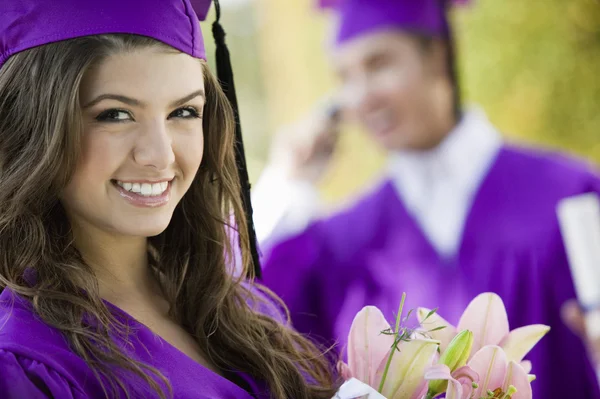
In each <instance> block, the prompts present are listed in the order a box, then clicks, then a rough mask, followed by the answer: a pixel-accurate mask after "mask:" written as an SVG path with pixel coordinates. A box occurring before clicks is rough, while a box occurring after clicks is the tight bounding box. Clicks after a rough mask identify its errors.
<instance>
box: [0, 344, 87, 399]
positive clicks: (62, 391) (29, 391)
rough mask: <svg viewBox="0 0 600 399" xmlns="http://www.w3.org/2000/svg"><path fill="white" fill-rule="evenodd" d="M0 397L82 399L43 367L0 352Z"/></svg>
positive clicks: (54, 374) (35, 362) (59, 377)
mask: <svg viewBox="0 0 600 399" xmlns="http://www.w3.org/2000/svg"><path fill="white" fill-rule="evenodd" d="M0 397H2V398H3V399H24V398H27V399H54V398H55V399H84V398H85V395H83V394H82V393H81V392H79V391H77V390H76V389H74V388H73V387H72V386H71V384H70V383H69V382H68V381H67V380H66V379H65V378H64V377H63V376H61V375H60V374H59V373H58V372H57V371H56V370H54V369H52V368H51V367H49V366H47V365H46V364H44V363H42V362H39V361H36V360H33V359H29V358H27V357H23V356H20V355H18V354H15V353H13V352H10V351H6V350H1V349H0Z"/></svg>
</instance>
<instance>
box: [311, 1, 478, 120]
mask: <svg viewBox="0 0 600 399" xmlns="http://www.w3.org/2000/svg"><path fill="white" fill-rule="evenodd" d="M468 3H470V0H318V6H319V8H321V9H330V10H332V11H334V12H335V13H336V14H337V17H338V19H337V26H336V30H335V36H334V38H333V39H334V45H335V46H340V45H342V44H344V43H346V42H348V41H350V40H352V39H354V38H357V37H360V36H362V35H365V34H369V33H374V32H377V31H382V30H389V29H397V30H401V31H405V32H408V33H413V34H422V35H428V36H433V37H440V38H443V39H445V40H446V42H447V43H448V53H449V55H448V58H449V60H448V64H449V65H448V67H449V68H450V75H451V78H452V80H453V81H454V84H455V85H456V86H457V88H456V90H454V95H455V101H454V102H455V113H456V114H457V117H459V114H460V91H459V90H458V77H457V71H456V65H455V48H454V46H455V45H454V38H453V34H452V29H451V27H450V22H449V10H450V8H451V6H453V5H464V4H468Z"/></svg>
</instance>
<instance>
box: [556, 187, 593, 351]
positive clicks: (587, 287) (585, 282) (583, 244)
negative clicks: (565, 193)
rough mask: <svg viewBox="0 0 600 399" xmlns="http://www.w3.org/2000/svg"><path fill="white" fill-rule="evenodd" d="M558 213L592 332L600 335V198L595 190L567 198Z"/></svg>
mask: <svg viewBox="0 0 600 399" xmlns="http://www.w3.org/2000/svg"><path fill="white" fill-rule="evenodd" d="M557 215H558V220H559V224H560V230H561V234H562V237H563V242H564V244H565V249H566V251H567V257H568V260H569V266H570V268H571V274H572V276H573V282H574V284H575V290H576V293H577V299H578V300H579V303H580V304H581V305H582V307H583V308H584V309H585V311H586V327H587V333H588V336H589V337H590V338H592V339H600V199H599V198H598V195H597V194H595V193H587V194H582V195H577V196H574V197H569V198H566V199H563V200H561V201H560V202H559V204H558V206H557Z"/></svg>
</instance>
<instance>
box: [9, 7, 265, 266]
mask: <svg viewBox="0 0 600 399" xmlns="http://www.w3.org/2000/svg"><path fill="white" fill-rule="evenodd" d="M211 3H213V0H79V1H74V0H0V68H1V67H2V65H3V64H4V63H5V62H6V60H7V59H8V58H9V57H10V56H12V55H13V54H16V53H18V52H21V51H24V50H27V49H30V48H33V47H37V46H42V45H45V44H49V43H53V42H58V41H62V40H68V39H74V38H77V37H83V36H90V35H100V34H111V33H124V34H134V35H141V36H147V37H151V38H154V39H156V40H159V41H161V42H163V43H166V44H168V45H170V46H172V47H174V48H175V49H177V50H179V51H181V52H183V53H186V54H189V55H191V56H192V57H195V58H200V59H204V60H205V59H206V50H205V47H204V40H203V38H202V31H201V30H200V24H199V22H200V21H203V20H205V19H206V16H207V14H208V10H209V8H210V5H211ZM214 3H215V8H216V11H217V19H216V21H215V22H214V23H213V34H214V37H215V41H216V53H217V54H216V61H217V75H218V77H219V81H220V83H221V87H222V88H223V90H224V92H225V94H226V95H227V98H228V99H229V101H230V102H231V105H232V107H233V109H234V112H235V118H236V131H235V135H236V140H235V153H236V160H237V166H238V172H239V175H240V180H241V185H242V195H243V197H242V200H243V204H244V207H245V212H246V218H247V221H248V227H249V232H250V240H251V242H250V244H251V251H252V259H253V262H254V272H255V275H257V276H260V264H259V256H258V249H257V246H256V235H255V234H254V224H253V222H252V205H251V203H250V183H249V179H248V172H247V168H246V158H245V154H244V145H243V141H242V132H241V127H240V123H239V113H238V106H237V99H236V95H235V86H234V83H233V73H232V69H231V63H230V58H229V51H228V49H227V46H226V45H225V32H224V30H223V28H222V27H221V25H220V23H219V19H220V7H219V2H218V0H214Z"/></svg>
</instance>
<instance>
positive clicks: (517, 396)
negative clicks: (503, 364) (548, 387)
mask: <svg viewBox="0 0 600 399" xmlns="http://www.w3.org/2000/svg"><path fill="white" fill-rule="evenodd" d="M510 385H512V386H514V387H515V388H516V389H517V392H515V393H514V394H513V395H512V397H511V399H531V398H532V396H533V393H532V391H531V384H530V383H529V378H528V376H527V373H526V372H525V370H524V369H523V367H521V366H520V365H519V364H518V363H515V362H509V363H508V367H507V369H506V377H505V380H504V384H503V385H502V390H503V391H504V392H507V391H508V387H509V386H510Z"/></svg>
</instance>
